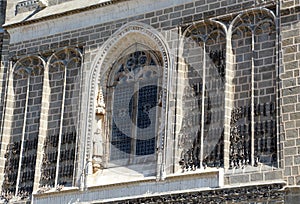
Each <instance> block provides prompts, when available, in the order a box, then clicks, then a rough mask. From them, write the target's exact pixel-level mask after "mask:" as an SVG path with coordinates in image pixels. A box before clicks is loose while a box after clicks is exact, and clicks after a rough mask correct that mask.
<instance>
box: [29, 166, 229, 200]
mask: <svg viewBox="0 0 300 204" xmlns="http://www.w3.org/2000/svg"><path fill="white" fill-rule="evenodd" d="M223 185H224V184H223V170H222V169H216V170H205V171H195V172H190V173H182V174H179V173H178V174H173V175H169V176H167V177H166V179H165V180H164V181H156V179H155V177H150V178H147V177H146V178H145V179H141V180H137V181H130V182H123V183H117V184H109V185H102V186H93V187H89V188H88V189H87V190H86V191H79V189H78V188H70V189H66V190H64V189H62V190H61V191H49V192H45V193H42V194H33V202H34V203H49V202H50V200H51V203H69V202H73V201H75V200H76V201H78V202H92V201H94V200H102V201H104V200H110V199H115V198H116V199H120V200H124V199H129V197H130V198H132V197H135V198H140V197H145V196H159V195H161V194H173V193H179V192H190V191H195V190H199V189H202V190H204V189H215V188H220V187H222V186H223Z"/></svg>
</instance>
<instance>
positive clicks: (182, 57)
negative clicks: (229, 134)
mask: <svg viewBox="0 0 300 204" xmlns="http://www.w3.org/2000/svg"><path fill="white" fill-rule="evenodd" d="M226 35H227V28H226V26H225V25H224V24H223V23H221V22H218V21H215V20H204V21H199V22H195V23H194V24H193V25H191V26H189V27H188V28H187V29H186V30H184V31H183V34H182V36H181V37H180V44H179V53H178V56H179V62H178V73H177V74H178V76H177V78H178V84H184V85H183V86H178V87H177V93H176V96H177V97H176V98H177V107H176V109H177V111H178V113H181V114H178V115H176V121H177V124H176V125H177V127H176V133H177V134H178V135H176V138H177V139H176V141H178V142H177V143H176V144H175V146H176V151H177V153H175V154H176V155H175V156H174V157H175V158H176V159H175V161H174V162H175V165H177V168H175V169H177V170H178V167H179V165H178V163H180V166H181V168H182V170H183V171H186V170H189V169H196V168H203V167H206V166H211V165H212V166H211V167H213V166H215V167H220V166H223V161H224V158H223V157H224V153H223V146H224V139H223V138H224V136H223V135H224V130H223V129H224V127H223V126H224V118H222V117H221V118H220V117H219V115H221V116H222V115H224V109H225V107H226V106H228V105H227V104H225V102H226V101H225V93H224V89H225V82H226V81H227V76H226V74H225V71H226V70H225V67H226V60H227V56H226V43H227V42H226ZM217 55H218V56H217ZM218 58H219V59H218ZM225 79H226V80H225ZM202 84H205V85H204V86H203V85H202ZM219 89H220V90H219ZM222 90H223V91H222ZM182 93H185V94H186V93H190V94H189V95H188V96H186V95H184V94H182ZM190 100H192V101H193V103H192V104H194V105H190V107H189V106H187V105H186V104H185V103H187V104H190V103H189V102H190ZM210 102H212V103H210ZM220 107H221V109H220ZM185 109H186V110H185ZM194 118H197V119H198V120H197V121H198V122H196V121H195V120H194ZM187 121H192V122H187ZM217 121H218V122H217ZM217 123H218V124H217ZM212 133H214V134H212ZM209 135H213V136H220V138H215V139H212V137H211V136H209ZM211 148H212V149H218V150H216V151H215V150H212V149H211ZM210 149H211V150H210ZM210 152H217V153H216V154H215V155H214V156H209V155H211V154H212V153H210ZM210 157H211V158H213V159H209V158H210ZM188 160H189V161H188ZM213 160H214V161H213ZM190 161H193V162H192V163H191V162H190ZM213 163H214V164H213ZM175 171H176V170H175Z"/></svg>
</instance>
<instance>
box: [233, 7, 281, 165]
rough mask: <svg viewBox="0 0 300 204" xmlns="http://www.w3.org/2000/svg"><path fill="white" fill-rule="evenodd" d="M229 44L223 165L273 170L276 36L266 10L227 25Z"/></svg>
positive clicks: (271, 15)
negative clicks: (227, 136) (227, 141)
mask: <svg viewBox="0 0 300 204" xmlns="http://www.w3.org/2000/svg"><path fill="white" fill-rule="evenodd" d="M228 39H230V40H231V43H230V44H228V47H230V49H231V52H232V62H231V65H232V66H230V67H229V68H230V69H231V70H229V71H230V72H231V73H232V75H231V76H232V80H230V81H229V82H230V85H231V87H232V90H235V91H233V92H231V98H232V101H233V102H232V104H231V105H232V107H231V108H232V111H231V124H230V135H231V139H230V146H229V147H228V148H229V157H230V158H229V161H228V165H229V167H230V168H239V167H242V166H247V165H253V166H257V165H272V166H277V162H278V161H277V159H276V158H278V157H277V155H276V154H277V146H278V144H277V141H278V140H277V129H276V127H277V122H276V121H277V118H276V117H277V116H276V109H277V108H276V107H275V106H277V105H278V102H277V98H278V97H277V87H278V84H277V83H278V82H276V79H277V75H278V71H277V63H276V61H277V60H278V59H277V57H278V56H277V52H278V47H277V39H278V34H277V24H276V17H275V15H274V13H273V12H272V11H271V10H268V9H265V8H259V9H250V10H248V11H245V12H242V13H241V14H239V15H238V16H236V17H235V19H234V20H233V21H232V22H231V24H230V26H229V29H228ZM266 43H268V44H266ZM266 75H268V77H265V76H266ZM263 83H264V85H262V84H263ZM242 87H243V88H242ZM246 89H247V90H248V92H247V91H246ZM264 89H268V90H269V91H268V92H266V91H265V90H264ZM274 103H275V104H274ZM262 113H263V114H262ZM270 126H271V127H272V128H271V130H270ZM268 152H269V153H268Z"/></svg>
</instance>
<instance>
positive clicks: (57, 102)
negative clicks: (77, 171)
mask: <svg viewBox="0 0 300 204" xmlns="http://www.w3.org/2000/svg"><path fill="white" fill-rule="evenodd" d="M82 61H83V57H82V53H81V51H80V50H79V49H78V48H74V47H66V48H62V49H59V50H57V51H56V52H54V53H52V55H51V56H50V57H49V59H48V61H47V66H46V70H45V71H46V74H45V78H44V101H45V103H43V112H44V113H45V114H44V115H43V120H44V121H45V122H44V123H43V128H42V131H43V133H42V134H43V138H42V139H41V141H40V143H41V144H43V146H44V147H45V148H41V149H40V152H39V153H40V154H41V155H43V161H40V166H41V170H40V177H39V179H38V180H39V182H38V183H37V187H42V186H45V185H51V186H56V185H58V184H59V185H67V186H72V185H74V183H75V181H74V180H75V179H74V178H75V177H74V174H73V173H74V172H73V169H74V167H75V165H76V162H78V161H77V160H76V154H77V152H76V151H77V143H78V137H77V136H78V132H79V130H78V129H79V128H78V126H79V117H80V111H79V110H80V105H81V98H80V97H81V82H82ZM66 155H68V156H66ZM58 168H59V169H58Z"/></svg>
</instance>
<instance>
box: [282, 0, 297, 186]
mask: <svg viewBox="0 0 300 204" xmlns="http://www.w3.org/2000/svg"><path fill="white" fill-rule="evenodd" d="M283 6H284V7H283V9H282V10H281V16H282V17H281V31H282V33H281V36H282V41H281V45H282V60H281V61H280V63H281V70H280V71H281V74H280V79H281V95H282V98H281V103H282V108H281V111H282V115H281V120H282V122H283V127H284V130H285V131H284V134H283V135H282V137H281V139H282V141H283V142H282V148H283V149H284V150H283V155H282V156H283V158H284V161H283V162H284V176H285V178H286V180H287V182H288V184H290V185H299V184H300V177H299V170H300V169H299V165H300V160H299V159H300V157H299V156H298V154H299V144H300V143H299V136H300V132H299V127H300V123H299V119H300V112H299V111H300V107H299V102H300V96H299V88H300V81H299V59H300V55H299V53H298V50H299V43H300V38H299V32H300V25H299V19H300V7H299V2H297V1H286V2H285V1H284V2H283Z"/></svg>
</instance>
